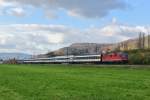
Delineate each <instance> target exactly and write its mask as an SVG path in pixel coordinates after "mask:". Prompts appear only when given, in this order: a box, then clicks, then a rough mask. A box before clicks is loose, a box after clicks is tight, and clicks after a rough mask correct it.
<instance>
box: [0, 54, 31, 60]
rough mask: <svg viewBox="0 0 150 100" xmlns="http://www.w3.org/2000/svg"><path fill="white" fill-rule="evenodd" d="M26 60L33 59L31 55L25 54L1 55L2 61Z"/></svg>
mask: <svg viewBox="0 0 150 100" xmlns="http://www.w3.org/2000/svg"><path fill="white" fill-rule="evenodd" d="M13 58H16V59H24V58H31V55H29V54H24V53H0V59H3V60H8V59H13Z"/></svg>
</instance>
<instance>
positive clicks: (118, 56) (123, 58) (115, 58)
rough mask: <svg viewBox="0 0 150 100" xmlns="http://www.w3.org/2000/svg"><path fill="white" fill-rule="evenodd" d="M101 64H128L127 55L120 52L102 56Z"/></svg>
mask: <svg viewBox="0 0 150 100" xmlns="http://www.w3.org/2000/svg"><path fill="white" fill-rule="evenodd" d="M101 60H102V62H111V63H115V62H120V63H123V62H128V54H126V53H122V52H119V53H118V52H117V53H109V54H102V59H101Z"/></svg>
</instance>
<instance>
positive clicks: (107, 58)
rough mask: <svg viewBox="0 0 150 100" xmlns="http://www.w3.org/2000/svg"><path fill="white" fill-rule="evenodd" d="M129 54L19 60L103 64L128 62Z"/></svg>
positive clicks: (38, 62) (26, 61) (22, 61)
mask: <svg viewBox="0 0 150 100" xmlns="http://www.w3.org/2000/svg"><path fill="white" fill-rule="evenodd" d="M127 62H128V54H127V53H123V52H116V53H107V54H96V55H76V56H75V55H67V56H56V57H47V58H31V59H24V60H18V63H23V64H66V63H67V64H89V63H94V64H102V63H127Z"/></svg>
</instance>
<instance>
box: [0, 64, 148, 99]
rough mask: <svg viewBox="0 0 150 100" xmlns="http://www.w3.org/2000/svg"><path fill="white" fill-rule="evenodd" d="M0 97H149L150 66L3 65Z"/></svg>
mask: <svg viewBox="0 0 150 100" xmlns="http://www.w3.org/2000/svg"><path fill="white" fill-rule="evenodd" d="M104 67H107V66H104ZM0 100H150V69H148V68H143V69H141V68H102V67H101V68H98V67H97V66H93V65H88V66H87V65H0Z"/></svg>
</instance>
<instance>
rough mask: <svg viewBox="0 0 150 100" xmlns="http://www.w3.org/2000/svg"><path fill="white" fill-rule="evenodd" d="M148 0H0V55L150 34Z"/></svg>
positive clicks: (115, 40)
mask: <svg viewBox="0 0 150 100" xmlns="http://www.w3.org/2000/svg"><path fill="white" fill-rule="evenodd" d="M149 4H150V1H149V0H0V52H19V53H29V54H40V53H42V54H43V53H47V52H49V51H53V50H57V49H59V48H61V47H65V46H68V45H70V44H72V43H85V42H88V43H116V42H120V41H124V40H128V39H132V38H136V37H138V34H139V33H140V32H144V33H146V34H148V33H149V32H150V20H149V18H150V13H149V10H150V6H149Z"/></svg>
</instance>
